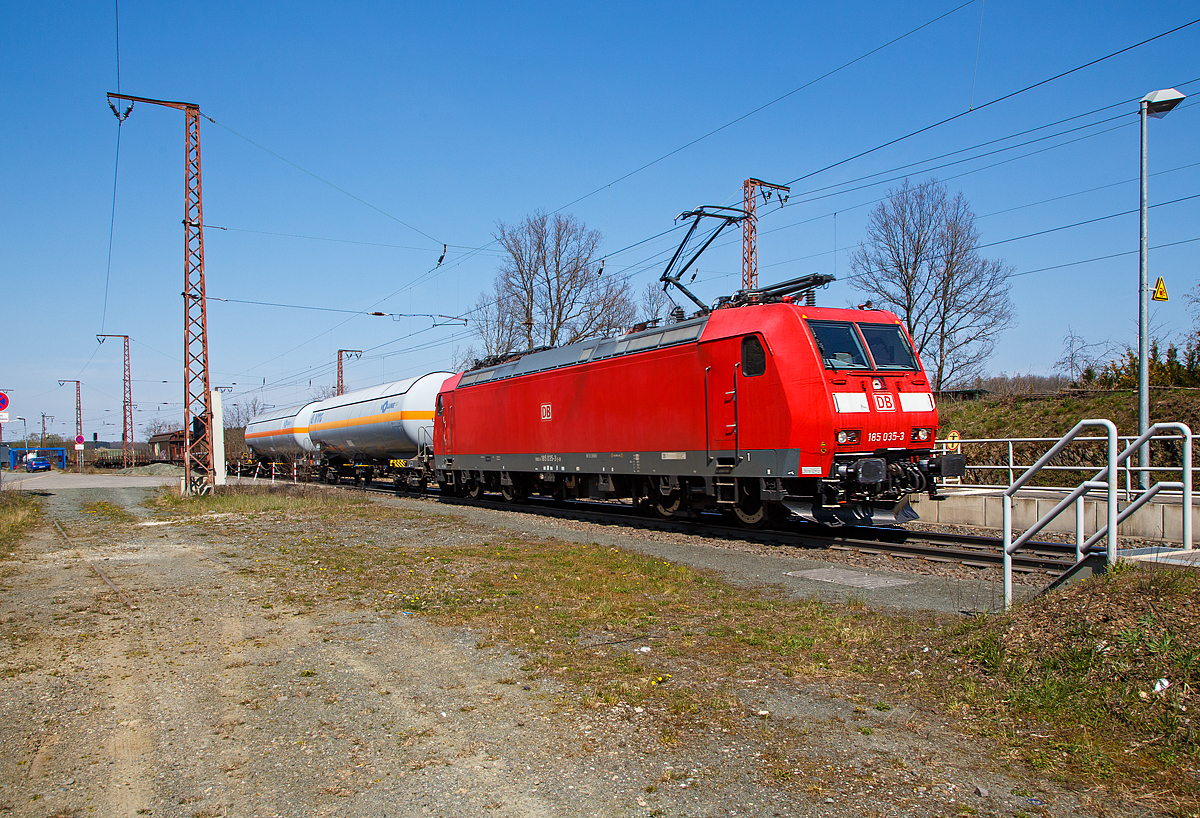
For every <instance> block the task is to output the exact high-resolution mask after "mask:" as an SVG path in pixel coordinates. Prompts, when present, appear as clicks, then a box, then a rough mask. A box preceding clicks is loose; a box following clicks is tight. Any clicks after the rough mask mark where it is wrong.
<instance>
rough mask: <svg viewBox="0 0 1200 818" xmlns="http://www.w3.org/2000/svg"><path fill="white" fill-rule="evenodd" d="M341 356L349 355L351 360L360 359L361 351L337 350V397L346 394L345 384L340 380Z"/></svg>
mask: <svg viewBox="0 0 1200 818" xmlns="http://www.w3.org/2000/svg"><path fill="white" fill-rule="evenodd" d="M343 355H349V356H350V357H351V358H361V357H362V350H361V349H339V350H338V382H337V393H338V394H339V395H344V394H346V384H345V382H344V381H343V380H342V356H343Z"/></svg>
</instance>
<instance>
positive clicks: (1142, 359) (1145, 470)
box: [1138, 88, 1184, 489]
mask: <svg viewBox="0 0 1200 818" xmlns="http://www.w3.org/2000/svg"><path fill="white" fill-rule="evenodd" d="M1183 99H1184V95H1183V94H1181V93H1179V92H1178V91H1176V90H1175V89H1174V88H1165V89H1162V90H1159V91H1151V92H1150V93H1149V94H1146V96H1144V97H1142V101H1141V114H1142V215H1141V244H1140V245H1139V249H1140V252H1139V255H1140V257H1141V265H1140V266H1141V271H1140V274H1139V277H1138V435H1139V436H1140V435H1144V434H1145V433H1146V430H1147V429H1149V428H1150V338H1149V333H1150V264H1149V262H1150V245H1149V240H1148V238H1147V235H1146V222H1147V218H1146V217H1147V213H1146V211H1147V203H1146V199H1147V191H1148V189H1147V185H1146V177H1147V175H1148V174H1147V172H1146V171H1147V159H1146V133H1147V131H1146V120H1147V117H1154V118H1155V119H1161V118H1162V117H1164V116H1166V115H1167V114H1168V113H1169V112H1170V111H1171V109H1172V108H1174V107H1175V106H1176V105H1178V104H1179V103H1180V102H1182V101H1183ZM1138 465H1139V466H1140V467H1141V471H1140V475H1141V477H1140V480H1141V486H1142V488H1143V489H1148V488H1150V445H1149V443H1146V444H1143V445H1142V447H1141V450H1140V451H1139V452H1138Z"/></svg>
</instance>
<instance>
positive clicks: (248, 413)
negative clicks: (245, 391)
mask: <svg viewBox="0 0 1200 818" xmlns="http://www.w3.org/2000/svg"><path fill="white" fill-rule="evenodd" d="M263 411H264V410H263V404H262V401H260V400H259V399H258V398H256V397H254V398H244V399H242V400H240V401H239V402H237V403H227V404H225V405H224V406H222V408H221V414H222V415H223V417H224V420H225V428H226V429H245V428H246V425H247V424H248V423H250V421H251V420H253V419H254V418H255V417H257V416H258V415H261V414H262V413H263Z"/></svg>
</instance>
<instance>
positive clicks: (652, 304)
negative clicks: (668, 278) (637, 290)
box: [640, 281, 672, 321]
mask: <svg viewBox="0 0 1200 818" xmlns="http://www.w3.org/2000/svg"><path fill="white" fill-rule="evenodd" d="M640 306H641V310H642V320H643V321H662V320H663V319H664V318H666V317H667V316H668V315H670V314H671V306H672V305H671V299H670V298H668V297H667V292H666V290H664V289H663V284H662V282H661V281H651V282H650V283H649V284H647V285H646V289H644V290H642V300H641V305H640Z"/></svg>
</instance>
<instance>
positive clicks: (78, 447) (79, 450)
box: [75, 443, 83, 452]
mask: <svg viewBox="0 0 1200 818" xmlns="http://www.w3.org/2000/svg"><path fill="white" fill-rule="evenodd" d="M75 451H77V452H82V451H83V444H82V443H76V444H75Z"/></svg>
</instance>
